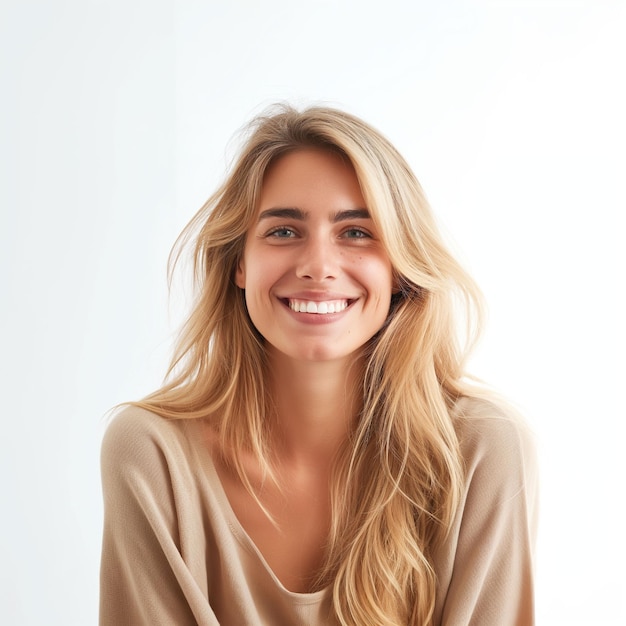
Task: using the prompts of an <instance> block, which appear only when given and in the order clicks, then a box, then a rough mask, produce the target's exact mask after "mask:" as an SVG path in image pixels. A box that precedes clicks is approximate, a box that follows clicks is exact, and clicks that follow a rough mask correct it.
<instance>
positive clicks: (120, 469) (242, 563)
mask: <svg viewBox="0 0 626 626" xmlns="http://www.w3.org/2000/svg"><path fill="white" fill-rule="evenodd" d="M459 413H462V414H464V415H463V417H461V418H460V427H459V433H460V438H461V445H462V450H463V455H464V458H465V462H466V468H467V482H466V487H465V492H464V497H463V502H462V506H461V507H460V510H459V513H458V515H457V518H456V521H455V524H454V528H453V531H452V533H451V535H450V539H449V541H448V542H447V543H446V544H445V545H444V546H443V548H442V549H441V550H440V551H439V552H438V553H437V554H436V555H435V562H434V566H435V570H436V573H437V576H438V581H439V583H438V592H437V603H436V615H435V624H436V625H437V626H438V625H444V626H468V625H469V624H472V625H474V624H475V625H477V626H527V625H530V624H533V597H532V556H531V551H532V546H533V534H534V517H535V498H536V468H535V456H534V447H533V443H532V438H531V437H530V436H529V435H528V432H527V430H526V429H525V427H524V426H523V424H521V423H520V422H519V421H518V420H517V419H515V418H511V417H507V416H504V415H502V413H501V412H498V409H494V408H493V407H492V406H491V405H488V404H486V403H477V402H476V401H471V402H470V401H463V402H462V403H461V404H460V406H459ZM200 427H201V424H199V423H198V422H195V421H193V420H182V421H168V420H165V419H163V418H161V417H158V416H156V415H154V414H152V413H149V412H147V411H144V410H141V409H137V408H128V409H125V410H124V411H123V412H122V413H121V414H119V415H118V416H117V417H116V418H115V419H114V420H113V422H112V423H111V424H110V425H109V427H108V429H107V432H106V434H105V437H104V441H103V445H102V481H103V488H104V511H105V516H104V538H103V548H102V562H101V596H100V624H101V626H125V625H132V626H139V625H146V626H148V625H149V626H159V625H172V626H174V625H175V626H185V625H192V624H198V625H200V626H213V625H215V624H221V625H222V626H246V625H250V626H260V625H268V626H292V625H293V626H295V625H307V626H317V625H319V626H321V625H327V624H332V623H333V622H332V620H330V619H329V608H330V593H329V591H330V590H329V589H325V590H322V591H320V592H317V593H292V592H290V591H288V590H287V589H285V588H284V587H283V586H282V585H281V583H280V582H279V581H278V579H277V578H276V576H274V574H273V573H272V571H271V570H270V568H269V567H268V565H267V563H266V562H265V561H264V559H263V557H262V555H261V554H260V553H259V551H258V550H257V548H256V547H255V545H254V544H253V542H252V541H251V540H250V538H249V536H248V535H247V534H246V532H245V530H244V529H243V528H242V526H241V525H240V524H239V522H238V520H237V518H236V517H235V515H234V513H233V511H232V509H231V507H230V505H229V503H228V500H227V498H226V495H225V493H224V490H223V488H222V485H221V483H220V480H219V478H218V475H217V473H216V471H215V467H214V465H213V463H212V461H211V458H210V455H209V453H208V449H207V447H206V446H205V445H204V444H203V443H202V436H201V432H200ZM364 626H365V625H364Z"/></svg>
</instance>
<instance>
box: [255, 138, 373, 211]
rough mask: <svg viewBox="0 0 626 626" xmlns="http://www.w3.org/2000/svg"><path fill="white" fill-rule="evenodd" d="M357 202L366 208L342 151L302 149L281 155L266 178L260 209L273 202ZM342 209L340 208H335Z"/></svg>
mask: <svg viewBox="0 0 626 626" xmlns="http://www.w3.org/2000/svg"><path fill="white" fill-rule="evenodd" d="M285 202H286V203H288V204H294V203H295V205H296V206H298V208H302V209H305V208H306V207H305V206H301V205H302V204H309V203H310V204H323V203H330V204H331V205H332V204H337V203H339V204H342V203H347V204H357V205H359V206H360V207H365V201H364V199H363V195H362V193H361V188H360V185H359V181H358V179H357V176H356V173H355V171H354V168H353V167H352V164H351V163H350V161H349V160H348V159H347V157H344V156H342V155H340V154H337V153H335V152H332V151H330V150H324V149H321V148H302V149H299V150H296V151H293V152H289V153H288V154H285V155H282V156H280V157H278V158H277V159H276V160H275V161H273V162H272V163H271V164H270V166H269V167H268V169H267V171H266V173H265V176H264V178H263V185H262V187H261V194H260V198H259V209H261V208H267V207H268V205H272V204H274V203H279V204H283V203H285ZM335 208H339V207H335Z"/></svg>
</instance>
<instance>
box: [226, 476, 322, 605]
mask: <svg viewBox="0 0 626 626" xmlns="http://www.w3.org/2000/svg"><path fill="white" fill-rule="evenodd" d="M222 484H223V487H224V491H225V492H226V496H227V497H228V500H229V502H230V505H231V508H232V509H233V512H234V513H235V515H236V517H237V519H238V521H239V523H240V524H241V526H242V527H243V529H244V530H245V531H246V533H247V535H248V536H249V537H250V539H251V540H252V542H253V543H254V544H255V546H256V548H257V549H258V551H259V552H260V553H261V555H262V556H263V558H264V559H265V561H266V563H267V565H268V566H269V567H270V569H271V570H272V572H273V573H274V575H275V576H276V577H277V578H278V580H280V582H281V583H282V585H283V586H284V587H285V588H286V589H288V590H289V591H292V592H297V593H306V592H310V591H313V590H314V589H313V585H314V582H315V579H316V576H317V575H318V573H319V571H320V568H321V567H322V565H323V562H324V557H325V545H326V541H327V537H328V531H329V527H330V503H329V490H328V482H327V481H325V480H320V479H319V478H316V479H310V480H302V481H298V482H297V481H294V482H290V483H289V484H288V485H287V486H285V487H284V488H283V490H279V489H278V488H276V487H271V488H265V489H264V490H262V491H261V492H260V493H259V496H260V499H261V501H262V503H263V506H264V507H265V508H266V509H267V512H268V513H269V514H270V515H271V517H272V518H273V521H274V523H273V522H272V519H270V518H269V517H268V516H267V515H266V513H265V512H264V511H263V509H262V508H261V506H259V504H258V503H257V501H256V500H255V499H254V497H253V496H252V495H251V494H250V493H249V492H248V491H247V490H246V489H245V487H244V486H243V485H242V483H241V481H240V480H239V479H238V477H236V476H233V475H232V474H230V473H229V474H228V475H222Z"/></svg>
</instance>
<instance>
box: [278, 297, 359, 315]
mask: <svg viewBox="0 0 626 626" xmlns="http://www.w3.org/2000/svg"><path fill="white" fill-rule="evenodd" d="M347 306H348V301H347V300H328V301H325V302H315V301H313V300H292V299H291V298H290V299H289V308H290V309H291V310H292V311H295V312H296V313H316V314H317V315H328V314H329V313H340V312H341V311H343V310H344V309H345V308H347Z"/></svg>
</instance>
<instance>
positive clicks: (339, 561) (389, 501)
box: [100, 107, 535, 626]
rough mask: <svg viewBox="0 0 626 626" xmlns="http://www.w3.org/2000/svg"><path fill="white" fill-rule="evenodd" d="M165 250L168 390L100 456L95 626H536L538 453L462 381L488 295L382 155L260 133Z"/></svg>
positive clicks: (131, 410) (356, 132)
mask: <svg viewBox="0 0 626 626" xmlns="http://www.w3.org/2000/svg"><path fill="white" fill-rule="evenodd" d="M179 244H191V245H192V246H193V251H194V260H195V276H196V280H197V292H198V297H197V302H196V304H195V306H194V309H193V311H192V313H191V315H190V317H189V319H188V321H187V323H186V325H185V327H184V330H183V333H182V335H181V337H180V342H179V344H178V349H177V352H176V354H175V358H174V360H173V363H172V367H171V368H170V372H169V378H168V382H167V384H165V386H164V387H163V388H161V389H160V390H158V391H157V392H155V393H153V394H152V395H150V396H148V397H147V398H146V399H144V400H143V401H141V402H137V403H134V404H133V405H132V406H131V407H128V408H126V409H124V410H123V411H122V412H121V413H120V414H119V415H118V416H117V417H116V418H115V420H114V421H113V422H112V423H111V424H110V426H109V428H108V430H107V433H106V435H105V439H104V442H103V451H102V453H103V485H104V495H105V525H104V543H103V556H102V572H101V592H102V593H101V613H100V619H101V624H105V625H109V624H111V625H113V624H115V625H116V626H119V625H121V624H133V625H134V624H151V625H155V624H177V625H179V624H201V625H208V624H226V625H242V624H272V625H283V624H285V625H288V624H289V625H291V624H307V625H310V624H353V625H366V624H375V625H387V624H389V625H391V624H403V625H406V624H411V625H420V626H421V625H426V624H446V625H467V624H480V625H481V626H485V625H490V624H493V625H498V626H503V625H504V626H508V625H513V624H521V625H526V624H531V623H532V622H533V617H532V613H533V611H532V572H531V565H532V563H531V548H532V535H533V526H534V522H533V520H534V503H535V472H534V454H533V447H532V443H531V440H530V438H529V436H528V434H527V431H526V430H525V428H524V426H523V424H522V423H521V422H520V420H519V419H518V418H516V417H515V416H514V415H513V414H512V412H511V411H510V410H509V409H508V408H504V407H503V406H502V403H500V402H496V401H495V400H493V399H491V398H490V396H489V394H487V392H485V391H483V390H480V389H478V388H477V387H476V386H474V385H471V384H469V383H468V382H467V380H466V378H465V371H464V365H463V364H464V357H465V352H466V351H464V350H462V349H461V346H460V342H459V341H458V340H457V335H458V333H457V327H458V321H459V319H458V315H459V313H460V312H461V307H460V306H459V305H460V304H463V308H464V309H465V310H466V312H467V320H470V321H473V319H474V317H473V316H475V315H476V314H477V313H478V309H479V307H478V303H479V294H478V292H477V289H476V287H475V286H474V283H473V282H472V280H471V279H470V278H469V276H468V275H467V274H466V273H465V272H464V271H463V270H462V269H461V267H460V266H459V265H458V263H457V262H456V261H455V260H454V259H453V258H452V256H451V255H450V253H449V252H448V251H447V249H446V248H445V246H444V245H443V243H442V240H441V236H440V235H439V233H438V231H437V228H436V226H435V223H434V220H433V217H432V215H431V213H430V210H429V208H428V205H427V203H426V200H425V198H424V195H423V193H422V190H421V188H420V186H419V183H418V182H417V180H416V179H415V177H414V175H413V174H412V172H411V170H410V168H409V167H408V165H407V164H406V162H405V161H404V160H403V159H402V157H401V156H400V155H399V154H398V152H397V151H396V150H395V149H394V148H393V147H392V146H391V145H390V144H389V142H388V141H387V140H386V139H384V138H383V137H382V136H381V135H380V134H379V133H378V132H376V131H375V130H373V129H372V128H371V127H369V126H368V125H366V124H365V123H364V122H362V121H361V120H359V119H357V118H355V117H353V116H350V115H348V114H346V113H343V112H341V111H337V110H333V109H328V108H311V109H308V110H305V111H303V112H298V111H295V110H293V109H291V108H288V107H282V108H281V109H279V110H278V111H274V112H273V113H270V114H268V115H266V116H262V117H260V118H258V119H257V120H256V121H255V122H254V123H253V125H252V127H251V129H250V133H249V137H248V140H247V143H246V145H245V146H244V148H243V151H242V153H241V156H240V157H239V159H238V160H237V162H236V163H235V165H234V168H233V170H232V173H231V174H230V176H229V177H228V179H227V180H226V182H225V183H224V184H223V186H222V187H221V188H220V189H219V190H218V191H217V193H216V194H215V195H214V196H213V197H212V198H210V199H209V201H208V202H207V203H206V204H205V206H204V207H202V209H201V210H200V212H199V213H198V214H197V215H196V216H195V218H194V219H193V220H192V222H191V223H190V224H189V226H188V227H187V229H186V230H185V231H184V233H183V236H182V237H181V239H180V241H179ZM178 253H180V248H179V250H178ZM467 327H468V328H471V325H468V326H467ZM469 343H471V342H469ZM469 343H468V345H469Z"/></svg>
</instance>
